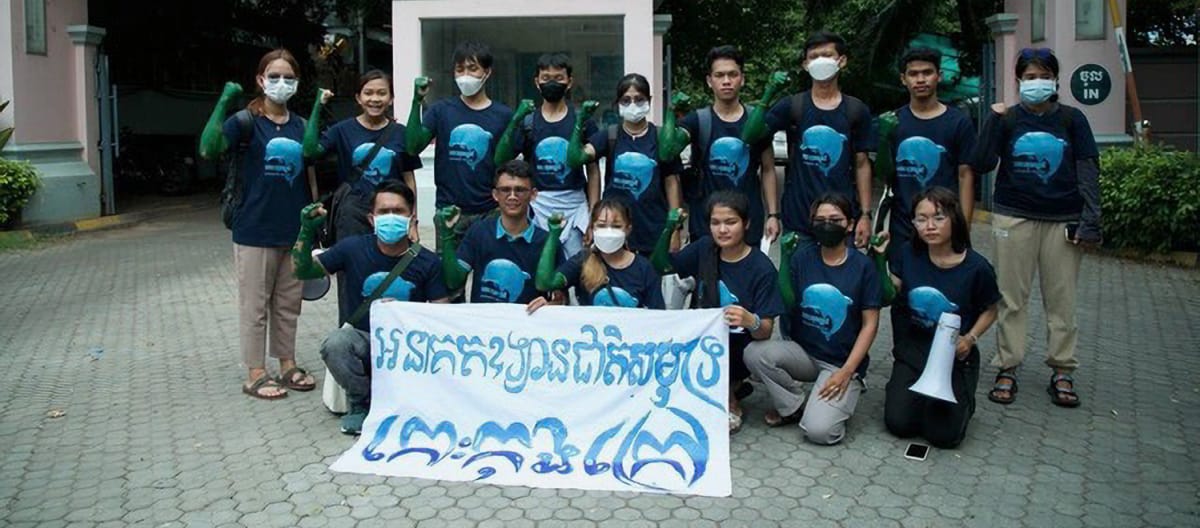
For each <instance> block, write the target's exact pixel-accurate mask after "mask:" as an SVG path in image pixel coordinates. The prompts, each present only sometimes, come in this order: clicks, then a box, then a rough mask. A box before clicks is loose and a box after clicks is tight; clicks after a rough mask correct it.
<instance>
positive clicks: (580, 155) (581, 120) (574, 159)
mask: <svg viewBox="0 0 1200 528" xmlns="http://www.w3.org/2000/svg"><path fill="white" fill-rule="evenodd" d="M599 107H600V103H598V102H596V101H584V102H583V106H580V107H579V113H578V114H577V115H576V117H575V129H574V130H572V131H571V139H570V141H568V142H567V166H568V167H570V168H572V169H578V168H579V167H582V166H583V165H584V164H585V163H587V162H589V161H592V158H591V157H589V156H588V155H587V151H585V150H583V127H585V126H587V122H588V120H589V119H591V118H592V114H594V113H596V108H599Z"/></svg>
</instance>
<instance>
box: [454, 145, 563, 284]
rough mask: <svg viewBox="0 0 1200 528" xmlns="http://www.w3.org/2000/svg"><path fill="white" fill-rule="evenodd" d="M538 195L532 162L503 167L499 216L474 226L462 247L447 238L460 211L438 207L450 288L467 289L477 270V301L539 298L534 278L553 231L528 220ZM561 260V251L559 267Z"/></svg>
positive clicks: (496, 190)
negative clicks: (471, 275)
mask: <svg viewBox="0 0 1200 528" xmlns="http://www.w3.org/2000/svg"><path fill="white" fill-rule="evenodd" d="M537 194H538V192H537V189H536V188H534V186H533V176H532V175H531V174H530V173H529V165H528V164H526V163H525V162H524V161H521V160H511V161H509V162H508V163H505V164H504V165H501V166H500V168H499V169H497V170H496V177H495V183H494V187H493V189H492V198H493V199H494V200H495V201H496V203H498V204H499V205H500V215H499V216H497V217H495V218H489V219H487V220H483V221H479V222H475V224H474V225H472V226H471V228H470V229H469V230H468V231H467V233H466V235H465V236H463V237H462V243H461V244H459V243H458V241H457V240H456V239H455V238H454V237H453V236H452V235H448V233H451V232H452V231H451V230H455V231H456V230H457V224H458V222H461V221H462V218H461V217H462V214H461V212H460V211H459V210H458V208H457V207H454V206H449V207H445V208H442V209H438V212H437V216H436V217H435V218H434V222H435V223H437V224H438V226H439V231H438V232H439V233H443V234H447V235H445V236H444V238H442V239H441V243H440V244H439V248H438V252H439V253H441V257H442V273H443V274H444V276H445V279H446V287H447V288H449V289H450V290H458V289H460V288H462V287H463V285H464V284H466V282H467V274H469V273H471V272H474V274H473V275H474V277H475V278H474V280H473V282H472V285H471V302H472V303H521V304H526V303H529V302H530V301H532V300H534V299H535V298H537V297H538V291H537V287H536V285H535V283H534V280H533V279H534V276H535V275H536V274H537V265H538V259H539V258H540V257H541V253H542V246H544V245H545V244H546V237H547V236H549V233H547V232H546V231H545V230H544V229H540V228H538V227H537V226H535V225H533V223H531V222H530V221H529V203H530V202H532V201H533V200H534V199H535V198H537ZM562 261H563V257H562V252H561V251H559V253H558V255H557V256H556V257H555V260H554V265H555V267H557V266H558V265H560V264H562ZM561 294H562V292H554V298H555V301H557V302H561V297H562V295H561Z"/></svg>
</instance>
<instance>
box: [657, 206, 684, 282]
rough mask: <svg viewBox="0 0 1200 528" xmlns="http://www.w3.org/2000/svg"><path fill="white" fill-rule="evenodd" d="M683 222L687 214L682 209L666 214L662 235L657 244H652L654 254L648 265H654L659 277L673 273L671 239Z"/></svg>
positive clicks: (672, 210)
mask: <svg viewBox="0 0 1200 528" xmlns="http://www.w3.org/2000/svg"><path fill="white" fill-rule="evenodd" d="M684 220H687V213H685V212H683V209H680V208H675V209H671V212H669V213H667V225H665V226H663V230H662V234H660V235H658V242H657V243H655V244H654V252H653V253H651V254H650V264H652V265H654V270H655V271H657V272H658V273H659V275H669V274H671V273H674V272H675V270H674V269H672V268H671V237H672V236H673V235H674V234H675V231H676V230H678V229H679V226H681V225H683V222H684Z"/></svg>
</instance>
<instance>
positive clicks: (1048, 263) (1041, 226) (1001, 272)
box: [992, 214, 1082, 372]
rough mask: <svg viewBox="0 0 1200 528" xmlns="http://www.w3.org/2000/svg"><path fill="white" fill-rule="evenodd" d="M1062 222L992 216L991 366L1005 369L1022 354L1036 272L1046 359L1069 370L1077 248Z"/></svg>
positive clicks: (1072, 355)
mask: <svg viewBox="0 0 1200 528" xmlns="http://www.w3.org/2000/svg"><path fill="white" fill-rule="evenodd" d="M1066 226H1067V224H1066V223H1065V222H1043V221H1039V220H1029V219H1025V218H1016V217H1011V216H1004V215H998V214H997V215H992V233H993V235H994V237H995V240H996V259H995V265H996V280H997V282H998V283H999V286H1000V295H1001V297H1002V299H1001V301H1000V315H999V319H998V320H997V327H998V328H999V331H998V332H997V333H998V335H999V345H1000V346H999V353H998V354H997V355H996V357H995V358H993V359H992V365H993V366H996V367H999V368H1002V369H1004V368H1009V367H1015V366H1017V365H1020V364H1021V362H1022V361H1024V359H1025V345H1026V343H1025V341H1026V336H1027V335H1028V323H1029V296H1030V293H1031V292H1032V289H1033V276H1034V273H1037V275H1038V278H1039V286H1040V287H1041V290H1042V308H1043V309H1044V310H1045V312H1046V323H1047V324H1046V326H1047V328H1046V330H1047V344H1046V364H1047V365H1049V366H1050V367H1052V368H1056V369H1062V370H1065V371H1068V372H1070V371H1073V370H1075V368H1076V367H1078V366H1079V361H1078V360H1077V359H1075V345H1076V342H1077V341H1078V329H1077V328H1076V326H1075V282H1076V278H1077V277H1078V275H1079V264H1080V262H1081V261H1082V253H1081V252H1080V250H1079V248H1077V247H1076V246H1075V245H1074V244H1071V243H1070V242H1069V241H1067V237H1066Z"/></svg>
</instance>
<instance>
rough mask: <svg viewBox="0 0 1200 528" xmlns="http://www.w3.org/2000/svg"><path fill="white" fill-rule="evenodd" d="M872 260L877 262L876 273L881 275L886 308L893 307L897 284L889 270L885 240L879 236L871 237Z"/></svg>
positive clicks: (882, 295) (880, 281)
mask: <svg viewBox="0 0 1200 528" xmlns="http://www.w3.org/2000/svg"><path fill="white" fill-rule="evenodd" d="M868 253H870V254H871V260H874V261H875V271H877V272H878V273H879V285H880V290H881V291H880V292H879V293H880V296H881V297H882V298H883V305H884V306H891V305H892V301H894V300H896V283H895V282H892V273H891V270H889V269H888V262H887V253H886V252H885V251H884V239H883V237H881V236H879V235H875V236H872V237H871V248H870V249H869V250H868Z"/></svg>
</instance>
